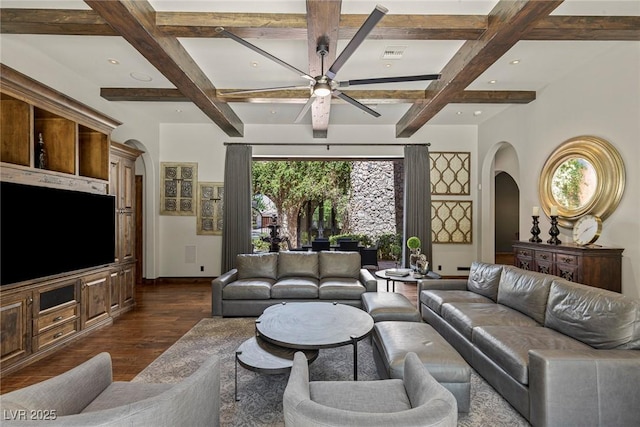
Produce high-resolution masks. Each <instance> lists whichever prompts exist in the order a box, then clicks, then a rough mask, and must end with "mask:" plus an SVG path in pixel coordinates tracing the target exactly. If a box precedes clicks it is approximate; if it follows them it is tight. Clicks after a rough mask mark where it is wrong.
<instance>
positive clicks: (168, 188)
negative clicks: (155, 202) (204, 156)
mask: <svg viewBox="0 0 640 427" xmlns="http://www.w3.org/2000/svg"><path fill="white" fill-rule="evenodd" d="M160 179H161V181H160V215H183V216H195V215H196V188H197V184H198V164H197V163H167V162H161V163H160Z"/></svg>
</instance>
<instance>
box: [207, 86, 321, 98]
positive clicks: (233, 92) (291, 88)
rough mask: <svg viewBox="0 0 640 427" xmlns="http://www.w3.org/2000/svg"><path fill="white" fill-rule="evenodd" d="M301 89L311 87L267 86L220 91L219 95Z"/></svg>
mask: <svg viewBox="0 0 640 427" xmlns="http://www.w3.org/2000/svg"><path fill="white" fill-rule="evenodd" d="M301 89H309V85H307V86H278V87H267V88H263V89H245V90H234V91H231V92H224V93H222V92H218V95H219V96H227V95H240V94H243V93H254V92H256V93H259V92H272V91H276V90H301Z"/></svg>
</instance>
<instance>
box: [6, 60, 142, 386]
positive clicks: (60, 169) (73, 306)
mask: <svg viewBox="0 0 640 427" xmlns="http://www.w3.org/2000/svg"><path fill="white" fill-rule="evenodd" d="M0 103H1V108H0V120H1V121H0V138H1V153H0V161H1V166H2V167H1V170H0V171H1V180H2V181H3V182H11V183H17V184H26V185H30V186H40V187H51V188H58V189H62V190H73V191H78V192H85V193H93V194H101V195H113V196H114V197H115V208H116V209H115V230H114V233H115V254H114V262H112V263H108V264H105V265H99V266H96V267H91V268H84V269H80V270H75V271H70V272H65V273H60V274H55V275H51V276H47V277H41V278H36V279H32V280H25V281H21V282H17V283H10V284H4V283H3V284H2V288H1V289H0V327H1V331H2V346H1V347H2V352H1V355H0V363H1V365H2V368H1V374H2V375H5V374H7V373H10V372H14V371H16V370H18V369H20V368H22V367H24V366H26V365H28V364H30V363H32V362H34V361H36V360H38V359H41V358H43V357H45V356H47V355H49V354H51V353H53V352H54V351H57V350H59V349H60V348H61V347H63V346H64V345H65V344H68V343H69V342H71V341H72V340H75V339H78V338H81V337H82V336H84V335H86V334H89V333H91V332H93V331H95V330H97V329H99V328H101V327H104V326H107V325H110V324H111V323H112V322H113V318H114V317H116V316H118V315H120V314H122V313H124V312H126V311H128V310H130V309H132V307H133V306H134V305H135V277H136V275H135V261H136V260H135V256H134V250H135V209H136V206H135V197H134V194H135V161H136V158H137V157H138V156H139V155H140V154H142V152H141V151H139V150H136V149H134V148H132V147H129V146H126V145H123V144H119V143H117V142H113V141H111V132H112V131H113V130H114V129H115V128H116V127H117V126H119V125H120V124H121V123H120V122H118V121H116V120H114V119H112V118H110V117H107V116H105V115H103V114H101V113H99V112H97V111H95V110H93V109H92V108H90V107H88V106H86V105H84V104H81V103H79V102H77V101H75V100H73V99H71V98H69V97H67V96H66V95H64V94H62V93H60V92H58V91H55V90H54V89H52V88H49V87H47V86H45V85H42V84H41V83H39V82H37V81H35V80H33V79H31V78H29V77H28V76H25V75H23V74H21V73H19V72H17V71H15V70H13V69H12V68H10V67H7V66H5V65H4V64H0ZM39 135H42V140H43V141H44V143H45V147H46V153H47V162H46V165H45V167H44V168H41V167H38V166H40V165H39V161H38V159H37V145H38V141H39ZM48 208H50V209H63V208H64V207H63V206H53V207H48ZM43 210H44V209H43ZM45 214H46V212H45ZM15 226H16V227H23V226H32V225H31V224H15ZM34 244H37V243H35V242H34ZM41 256H46V254H42V255H41ZM24 268H28V260H25V264H24Z"/></svg>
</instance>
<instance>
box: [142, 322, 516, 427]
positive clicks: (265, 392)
mask: <svg viewBox="0 0 640 427" xmlns="http://www.w3.org/2000/svg"><path fill="white" fill-rule="evenodd" d="M254 331H255V328H254V319H252V318H226V319H222V318H212V319H203V320H201V321H200V322H199V323H198V324H197V325H195V326H194V327H193V328H192V329H191V330H190V331H189V332H187V333H186V334H185V335H184V336H183V337H182V338H180V339H179V340H178V341H176V343H175V344H174V345H173V346H171V347H170V348H169V349H167V351H165V352H164V353H163V354H161V355H160V356H159V357H158V358H157V359H156V360H155V361H153V362H152V363H151V364H150V365H149V366H148V367H147V368H145V369H144V370H143V371H142V372H141V373H140V374H138V376H136V377H135V378H134V379H133V382H158V383H176V382H179V381H180V380H181V379H182V378H185V377H187V376H189V375H190V374H191V373H192V372H194V371H195V370H196V369H197V368H198V367H199V366H200V364H201V363H202V361H204V360H205V359H206V358H208V357H209V356H211V355H213V354H217V355H219V356H220V358H221V362H222V364H221V373H220V393H221V394H220V398H221V400H220V404H221V414H220V421H221V424H222V425H223V426H283V425H284V421H283V416H282V394H283V392H284V388H285V387H286V385H287V379H288V377H289V375H288V374H280V375H264V374H258V373H255V372H252V371H248V370H246V369H244V368H242V367H241V366H239V365H238V398H239V399H240V400H239V401H238V402H236V401H235V394H234V393H235V350H236V349H237V348H238V346H239V345H240V344H241V343H242V342H243V341H245V340H246V339H248V338H250V337H252V336H253V335H254V333H255V332H254ZM309 372H310V377H311V380H312V381H314V380H315V381H318V380H326V381H337V380H352V379H353V350H352V348H351V346H345V347H338V348H333V349H325V350H321V351H320V355H319V356H318V359H317V360H316V361H315V362H313V363H312V364H311V365H310V368H309ZM358 379H359V380H374V379H379V377H378V375H377V373H376V368H375V363H374V361H373V353H372V350H371V344H370V343H369V340H368V339H365V340H362V341H360V342H359V344H358ZM471 381H472V382H471V411H470V412H469V414H460V416H459V419H458V425H459V426H474V427H475V426H494V427H497V426H509V427H514V426H528V425H529V424H528V423H527V421H526V420H525V419H524V418H523V417H521V416H520V415H519V414H518V413H517V412H516V410H515V409H513V408H512V407H511V406H510V405H509V404H508V403H507V402H506V401H505V400H504V399H503V398H502V397H500V395H499V394H498V393H497V392H496V391H495V390H493V388H491V386H489V385H488V384H487V383H486V382H485V381H484V380H483V379H482V378H481V377H480V376H479V375H477V374H476V373H475V372H473V374H472V379H471Z"/></svg>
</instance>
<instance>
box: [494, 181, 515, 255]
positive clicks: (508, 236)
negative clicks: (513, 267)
mask: <svg viewBox="0 0 640 427" xmlns="http://www.w3.org/2000/svg"><path fill="white" fill-rule="evenodd" d="M494 188H495V202H494V203H495V210H494V211H495V221H494V222H495V232H494V236H495V237H494V239H495V262H496V264H513V250H512V244H513V241H514V240H518V239H519V226H520V224H519V217H520V206H519V205H520V190H519V189H518V186H517V185H516V182H515V181H514V180H513V178H512V177H511V175H509V174H508V173H506V172H499V173H497V174H496V177H495V187H494Z"/></svg>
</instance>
